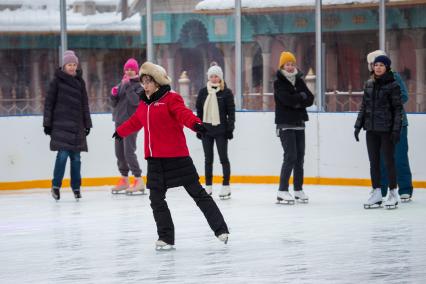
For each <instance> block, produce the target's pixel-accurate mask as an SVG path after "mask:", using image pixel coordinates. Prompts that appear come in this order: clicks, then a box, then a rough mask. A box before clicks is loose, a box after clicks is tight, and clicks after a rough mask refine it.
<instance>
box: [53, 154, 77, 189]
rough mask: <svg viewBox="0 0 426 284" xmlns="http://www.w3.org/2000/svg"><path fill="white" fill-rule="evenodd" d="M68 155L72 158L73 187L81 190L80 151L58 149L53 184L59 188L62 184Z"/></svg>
mask: <svg viewBox="0 0 426 284" xmlns="http://www.w3.org/2000/svg"><path fill="white" fill-rule="evenodd" d="M68 157H70V160H71V188H72V189H73V190H80V186H81V174H80V169H81V160H80V152H74V151H58V154H57V155H56V162H55V169H54V170H53V180H52V186H53V187H58V188H60V187H61V186H62V179H63V178H64V173H65V167H66V165H67V160H68Z"/></svg>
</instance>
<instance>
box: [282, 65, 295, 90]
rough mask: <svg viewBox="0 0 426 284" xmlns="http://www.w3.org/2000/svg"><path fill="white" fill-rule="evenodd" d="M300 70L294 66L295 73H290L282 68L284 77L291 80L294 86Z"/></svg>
mask: <svg viewBox="0 0 426 284" xmlns="http://www.w3.org/2000/svg"><path fill="white" fill-rule="evenodd" d="M298 72H299V71H298V70H297V69H296V68H294V71H293V73H290V72H287V71H285V70H284V69H281V73H282V74H283V75H284V77H286V78H287V80H289V81H290V83H291V84H292V85H293V86H294V85H296V75H297V73H298Z"/></svg>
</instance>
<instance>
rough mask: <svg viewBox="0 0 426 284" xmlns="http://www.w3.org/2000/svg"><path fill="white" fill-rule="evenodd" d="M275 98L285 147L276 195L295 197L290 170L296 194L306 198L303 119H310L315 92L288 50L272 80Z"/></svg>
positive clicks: (289, 199)
mask: <svg viewBox="0 0 426 284" xmlns="http://www.w3.org/2000/svg"><path fill="white" fill-rule="evenodd" d="M274 99H275V124H276V126H277V136H278V137H280V140H281V145H282V147H283V149H284V161H283V164H282V167H281V174H280V185H279V189H278V195H277V199H278V201H279V202H280V201H283V202H284V203H288V204H294V198H293V196H292V195H291V194H290V193H289V179H290V176H291V173H292V172H293V176H294V178H293V179H294V195H295V198H296V199H298V200H300V201H302V202H308V196H307V195H306V194H305V192H304V191H303V163H304V157H305V121H308V120H309V118H308V113H307V112H306V108H307V107H309V106H311V105H312V104H313V102H314V96H313V94H312V93H311V92H310V91H309V89H308V87H307V86H306V84H305V82H304V81H303V78H302V73H301V72H300V71H299V70H298V69H297V68H296V57H295V56H294V55H293V54H292V53H291V52H282V53H281V56H280V63H279V70H278V71H277V79H276V80H275V81H274Z"/></svg>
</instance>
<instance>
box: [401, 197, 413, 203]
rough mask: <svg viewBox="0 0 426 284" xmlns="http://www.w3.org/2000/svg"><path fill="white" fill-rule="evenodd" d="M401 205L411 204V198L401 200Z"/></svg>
mask: <svg viewBox="0 0 426 284" xmlns="http://www.w3.org/2000/svg"><path fill="white" fill-rule="evenodd" d="M401 202H402V203H408V202H411V198H401Z"/></svg>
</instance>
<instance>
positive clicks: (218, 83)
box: [196, 62, 235, 199]
mask: <svg viewBox="0 0 426 284" xmlns="http://www.w3.org/2000/svg"><path fill="white" fill-rule="evenodd" d="M207 77H208V81H207V86H206V87H205V88H203V89H201V90H200V91H199V93H198V97H197V103H196V108H197V116H198V117H199V118H200V119H201V120H202V121H203V125H204V126H205V127H206V129H207V132H206V133H205V134H204V135H203V136H201V135H200V134H197V137H198V138H199V139H201V140H202V143H203V150H204V156H205V175H206V191H207V193H208V194H210V195H211V194H212V191H213V186H212V185H213V150H214V149H213V146H214V143H215V142H216V147H217V151H218V153H219V158H220V163H221V164H222V173H223V181H222V189H221V190H220V193H219V197H220V198H221V199H225V198H230V197H231V187H230V186H229V179H230V176H231V165H230V163H229V159H228V140H231V139H232V138H233V131H234V125H235V102H234V95H233V94H232V91H231V90H230V89H228V88H227V87H226V85H225V82H224V80H223V72H222V69H221V68H220V66H218V65H217V64H216V62H213V63H212V65H211V66H210V68H209V70H208V71H207Z"/></svg>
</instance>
